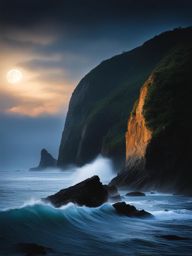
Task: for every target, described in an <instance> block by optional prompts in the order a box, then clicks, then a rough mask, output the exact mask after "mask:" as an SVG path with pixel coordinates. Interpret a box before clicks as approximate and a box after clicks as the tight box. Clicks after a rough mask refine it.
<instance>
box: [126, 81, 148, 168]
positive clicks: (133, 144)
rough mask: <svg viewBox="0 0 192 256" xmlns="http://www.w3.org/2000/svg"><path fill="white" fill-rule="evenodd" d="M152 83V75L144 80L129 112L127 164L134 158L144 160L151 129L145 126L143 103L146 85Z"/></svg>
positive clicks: (146, 89)
mask: <svg viewBox="0 0 192 256" xmlns="http://www.w3.org/2000/svg"><path fill="white" fill-rule="evenodd" d="M151 83H152V77H149V79H148V80H147V81H146V82H145V84H144V85H143V87H142V88H141V91H140V96H139V99H138V104H137V106H136V109H135V112H134V113H132V114H131V116H130V118H129V121H128V128H127V132H126V162H127V165H128V164H129V165H130V164H131V163H135V161H136V160H140V159H141V160H142V159H143V160H144V156H145V151H146V147H147V145H148V143H149V141H150V139H151V136H152V134H151V131H150V130H149V129H148V128H147V127H146V124H145V119H144V116H143V113H142V112H143V105H144V102H145V97H146V95H147V91H148V86H149V85H150V84H151Z"/></svg>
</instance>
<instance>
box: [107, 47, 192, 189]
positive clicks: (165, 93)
mask: <svg viewBox="0 0 192 256" xmlns="http://www.w3.org/2000/svg"><path fill="white" fill-rule="evenodd" d="M191 74H192V46H191V43H190V42H189V43H188V44H186V45H183V46H180V47H176V49H175V50H173V51H172V52H171V53H170V54H169V55H168V56H167V57H165V58H164V59H163V60H162V61H161V63H160V65H159V66H158V67H157V68H156V69H155V70H154V71H153V73H152V75H151V76H150V77H149V79H148V80H147V81H146V83H145V85H144V87H143V88H142V90H141V94H140V98H139V103H141V105H139V104H138V105H137V106H136V110H135V112H136V115H135V123H134V125H135V126H133V125H132V126H131V124H132V123H133V121H132V119H133V117H132V116H131V118H130V119H129V121H128V136H126V141H127V148H126V151H127V164H126V167H125V169H124V170H123V172H122V173H120V174H119V175H118V176H117V177H116V178H115V179H114V180H113V181H112V183H113V184H116V185H118V186H129V187H134V188H141V187H146V186H150V187H153V188H155V189H162V190H166V191H169V190H171V191H173V190H175V191H177V192H182V193H192V165H191V148H192V134H191V131H192V107H191V96H192V76H191ZM143 96H144V97H145V99H144V104H142V103H143V102H142V101H141V99H142V98H143ZM141 108H142V110H141ZM137 113H139V114H141V117H142V118H144V120H143V119H142V121H140V119H139V118H140V117H139V116H138V114H137ZM132 115H133V114H132ZM139 124H140V126H139V128H136V125H139ZM130 127H131V128H130ZM135 144H136V145H139V147H136V149H135ZM136 158H137V159H136ZM138 159H139V161H138ZM130 162H131V165H130V164H129V163H130Z"/></svg>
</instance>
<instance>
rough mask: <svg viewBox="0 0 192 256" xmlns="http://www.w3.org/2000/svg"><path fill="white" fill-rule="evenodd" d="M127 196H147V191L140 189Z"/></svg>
mask: <svg viewBox="0 0 192 256" xmlns="http://www.w3.org/2000/svg"><path fill="white" fill-rule="evenodd" d="M126 196H145V193H143V192H140V191H134V192H129V193H127V194H126Z"/></svg>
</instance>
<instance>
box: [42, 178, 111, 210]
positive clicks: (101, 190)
mask: <svg viewBox="0 0 192 256" xmlns="http://www.w3.org/2000/svg"><path fill="white" fill-rule="evenodd" d="M107 200H108V191H107V189H106V186H104V185H103V184H102V183H101V182H100V179H99V177H98V176H93V177H91V178H89V179H86V180H84V181H82V182H80V183H78V184H76V185H74V186H71V187H69V188H65V189H62V190H60V191H59V192H58V193H56V194H54V195H51V196H48V197H47V198H45V199H43V201H45V202H50V203H52V204H53V205H54V206H55V207H60V206H62V205H66V204H67V203H70V202H71V203H75V204H78V205H80V206H83V205H85V206H88V207H98V206H100V205H102V204H103V203H105V202H106V201H107Z"/></svg>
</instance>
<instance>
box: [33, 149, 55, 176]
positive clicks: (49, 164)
mask: <svg viewBox="0 0 192 256" xmlns="http://www.w3.org/2000/svg"><path fill="white" fill-rule="evenodd" d="M56 165H57V160H56V159H55V158H54V157H53V156H52V155H51V154H50V153H49V152H48V151H47V150H46V149H42V150H41V159H40V162H39V165H38V166H37V167H34V168H30V171H39V170H44V169H47V168H53V167H56Z"/></svg>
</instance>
